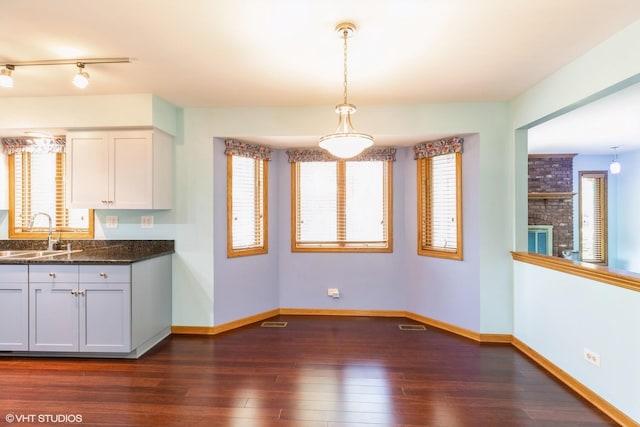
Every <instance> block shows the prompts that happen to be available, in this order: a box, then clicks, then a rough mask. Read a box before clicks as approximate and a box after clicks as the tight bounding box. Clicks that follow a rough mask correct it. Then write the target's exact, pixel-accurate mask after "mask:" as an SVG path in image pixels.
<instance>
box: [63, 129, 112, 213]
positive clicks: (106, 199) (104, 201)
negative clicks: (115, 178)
mask: <svg viewBox="0 0 640 427" xmlns="http://www.w3.org/2000/svg"><path fill="white" fill-rule="evenodd" d="M66 178H67V182H68V183H69V186H68V194H67V198H68V200H67V201H68V203H69V206H70V207H74V208H88V209H106V208H108V207H109V206H110V205H111V204H112V203H113V195H112V194H110V193H109V180H110V177H109V139H108V133H106V132H77V133H76V132H71V133H69V134H68V135H67V177H66Z"/></svg>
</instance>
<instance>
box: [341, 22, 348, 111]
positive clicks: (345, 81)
mask: <svg viewBox="0 0 640 427" xmlns="http://www.w3.org/2000/svg"><path fill="white" fill-rule="evenodd" d="M348 36H349V29H348V28H344V29H343V30H342V39H343V41H344V44H343V55H342V59H343V70H344V73H343V74H344V75H343V77H344V81H343V83H342V85H343V86H344V94H343V98H344V104H348V102H347V37H348Z"/></svg>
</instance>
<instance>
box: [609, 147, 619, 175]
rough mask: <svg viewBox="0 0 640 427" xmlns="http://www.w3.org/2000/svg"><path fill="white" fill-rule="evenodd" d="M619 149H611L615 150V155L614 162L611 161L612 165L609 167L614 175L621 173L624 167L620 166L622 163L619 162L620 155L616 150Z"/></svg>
mask: <svg viewBox="0 0 640 427" xmlns="http://www.w3.org/2000/svg"><path fill="white" fill-rule="evenodd" d="M618 148H619V147H611V149H612V150H613V152H614V153H615V154H614V155H613V160H612V161H611V164H610V165H609V172H611V173H612V174H614V175H617V174H619V173H620V171H621V170H622V166H621V165H620V162H619V161H618V153H616V150H617V149H618Z"/></svg>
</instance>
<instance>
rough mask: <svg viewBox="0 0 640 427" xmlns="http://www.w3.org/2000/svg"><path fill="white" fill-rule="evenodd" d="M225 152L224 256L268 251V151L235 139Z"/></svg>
mask: <svg viewBox="0 0 640 427" xmlns="http://www.w3.org/2000/svg"><path fill="white" fill-rule="evenodd" d="M226 146H227V149H226V151H225V153H226V154H227V257H229V258H234V257H240V256H248V255H258V254H266V253H267V252H268V238H267V236H268V221H267V211H268V209H267V206H268V203H267V194H268V192H267V189H268V185H267V177H268V160H269V156H270V154H271V150H270V149H268V148H267V147H261V146H255V145H250V144H246V143H242V142H238V141H234V140H228V141H226Z"/></svg>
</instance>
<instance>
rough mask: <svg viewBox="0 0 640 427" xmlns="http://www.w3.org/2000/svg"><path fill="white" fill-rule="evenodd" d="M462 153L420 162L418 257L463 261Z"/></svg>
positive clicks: (418, 165) (422, 159)
mask: <svg viewBox="0 0 640 427" xmlns="http://www.w3.org/2000/svg"><path fill="white" fill-rule="evenodd" d="M461 162H462V155H461V153H452V154H445V155H440V156H434V157H424V158H421V159H418V164H417V168H418V254H420V255H428V256H436V257H442V258H451V259H457V260H461V259H462V183H461Z"/></svg>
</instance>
